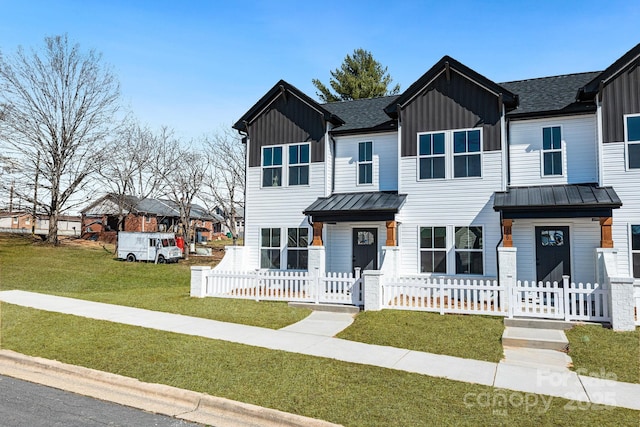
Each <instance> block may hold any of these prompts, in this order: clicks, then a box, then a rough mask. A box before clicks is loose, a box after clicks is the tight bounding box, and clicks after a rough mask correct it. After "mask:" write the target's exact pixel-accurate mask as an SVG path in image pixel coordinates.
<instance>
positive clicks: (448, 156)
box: [416, 126, 484, 182]
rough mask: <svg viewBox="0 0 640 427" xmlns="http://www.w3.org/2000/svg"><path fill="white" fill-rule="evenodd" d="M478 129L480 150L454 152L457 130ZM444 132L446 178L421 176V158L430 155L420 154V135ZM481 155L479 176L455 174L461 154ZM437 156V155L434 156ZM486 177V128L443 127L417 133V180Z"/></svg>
mask: <svg viewBox="0 0 640 427" xmlns="http://www.w3.org/2000/svg"><path fill="white" fill-rule="evenodd" d="M470 131H478V132H479V133H480V151H477V152H475V151H474V152H471V153H470V152H468V151H466V152H464V153H454V148H455V146H454V134H455V133H457V132H470ZM438 133H443V134H444V138H445V140H444V144H445V145H444V147H445V148H444V151H445V171H444V178H420V159H421V158H427V157H428V156H421V155H420V135H424V134H432V135H433V134H438ZM472 155H478V156H480V175H478V176H458V177H456V176H455V158H456V157H460V156H472ZM434 157H436V156H434ZM483 178H484V128H483V127H482V126H480V127H469V128H460V129H442V130H433V131H421V132H417V133H416V181H417V182H428V181H442V180H465V179H483Z"/></svg>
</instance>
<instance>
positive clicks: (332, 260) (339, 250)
mask: <svg viewBox="0 0 640 427" xmlns="http://www.w3.org/2000/svg"><path fill="white" fill-rule="evenodd" d="M354 228H377V229H378V268H380V252H381V250H382V246H384V243H385V241H386V239H387V228H386V225H385V224H384V223H381V222H341V223H338V224H327V225H325V236H326V239H325V246H326V254H327V260H326V261H327V262H326V269H327V271H330V272H338V273H340V272H350V271H352V270H353V229H354Z"/></svg>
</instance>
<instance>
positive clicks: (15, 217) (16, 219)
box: [13, 216, 18, 224]
mask: <svg viewBox="0 0 640 427" xmlns="http://www.w3.org/2000/svg"><path fill="white" fill-rule="evenodd" d="M13 223H14V224H17V223H18V217H17V216H14V217H13Z"/></svg>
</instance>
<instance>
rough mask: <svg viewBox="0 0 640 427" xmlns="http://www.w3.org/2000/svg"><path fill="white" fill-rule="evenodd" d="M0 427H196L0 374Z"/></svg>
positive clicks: (169, 418) (173, 419)
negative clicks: (0, 426)
mask: <svg viewBox="0 0 640 427" xmlns="http://www.w3.org/2000/svg"><path fill="white" fill-rule="evenodd" d="M0 425H2V427H23V426H24V427H26V426H29V427H53V426H61V427H62V426H64V427H76V426H77V427H80V426H82V427H86V426H127V427H130V426H140V427H144V426H158V427H187V426H193V427H197V426H199V425H198V424H192V423H188V422H185V421H180V420H177V419H175V418H171V417H166V416H163V415H157V414H151V413H148V412H144V411H140V410H137V409H133V408H129V407H127V406H121V405H117V404H115V403H111V402H104V401H101V400H98V399H93V398H90V397H86V396H81V395H78V394H74V393H69V392H66V391H61V390H57V389H54V388H50V387H46V386H42V385H39V384H33V383H30V382H27V381H22V380H17V379H14V378H10V377H5V376H2V375H0Z"/></svg>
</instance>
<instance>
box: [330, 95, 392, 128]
mask: <svg viewBox="0 0 640 427" xmlns="http://www.w3.org/2000/svg"><path fill="white" fill-rule="evenodd" d="M398 97H399V96H398V95H394V96H381V97H379V98H368V99H356V100H353V101H341V102H331V103H328V104H322V106H323V107H324V108H325V109H326V110H327V111H329V112H331V113H333V114H335V115H336V116H338V117H340V118H341V119H342V120H344V121H345V124H344V125H342V126H339V127H337V128H336V129H335V130H334V133H342V132H349V131H356V130H357V131H361V130H395V129H396V126H395V121H394V120H392V119H391V118H390V117H389V116H388V115H387V114H386V113H385V112H384V108H385V107H386V106H387V105H389V104H391V103H393V101H395V100H396V99H398Z"/></svg>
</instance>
